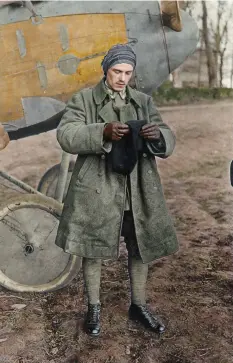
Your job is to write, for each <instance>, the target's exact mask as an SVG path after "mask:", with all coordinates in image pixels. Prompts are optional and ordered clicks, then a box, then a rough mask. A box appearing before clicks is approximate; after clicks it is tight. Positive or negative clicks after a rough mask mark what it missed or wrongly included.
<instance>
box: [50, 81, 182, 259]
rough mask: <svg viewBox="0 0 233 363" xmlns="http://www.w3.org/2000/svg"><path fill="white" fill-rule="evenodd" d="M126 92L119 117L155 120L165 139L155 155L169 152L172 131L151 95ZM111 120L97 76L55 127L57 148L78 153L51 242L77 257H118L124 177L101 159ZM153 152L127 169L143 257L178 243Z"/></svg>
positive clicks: (163, 253)
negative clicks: (104, 134)
mask: <svg viewBox="0 0 233 363" xmlns="http://www.w3.org/2000/svg"><path fill="white" fill-rule="evenodd" d="M127 95H128V100H129V102H128V103H127V104H126V105H125V106H123V107H122V108H121V109H120V121H121V122H127V121H129V120H135V119H146V120H147V122H148V123H149V122H153V123H156V124H157V125H158V126H159V128H160V131H161V133H162V135H163V137H164V140H165V143H166V151H165V153H164V154H163V155H159V156H160V157H162V158H166V157H168V156H169V155H171V154H172V151H173V149H174V146H175V136H174V134H173V133H172V131H171V130H170V128H169V127H168V126H167V125H166V124H164V123H163V121H162V119H161V117H160V115H159V113H158V111H157V110H156V108H155V106H154V104H153V101H152V98H151V97H150V96H148V95H146V94H144V93H141V92H138V91H136V90H135V89H132V88H130V87H128V86H127ZM111 121H116V115H115V112H114V110H113V108H112V103H111V101H110V100H108V95H107V93H106V91H105V87H104V83H103V80H102V81H101V82H100V83H99V84H97V86H95V87H94V88H90V89H85V90H82V91H80V92H78V93H76V94H74V96H73V97H72V99H71V100H70V101H69V102H68V104H67V108H66V112H65V114H64V116H63V118H62V120H61V122H60V124H59V126H58V129H57V139H58V142H59V143H60V145H61V147H62V149H63V150H65V151H66V152H68V153H70V154H78V157H77V161H76V165H75V168H74V171H73V175H72V178H71V182H70V185H69V189H68V193H67V196H66V199H65V202H64V208H63V213H62V216H61V220H60V224H59V228H58V233H57V238H56V244H57V245H58V246H59V247H61V248H63V249H64V251H65V252H68V253H70V254H75V255H78V256H81V257H87V258H102V259H109V258H113V259H116V258H117V257H118V251H119V239H120V232H121V226H122V220H123V214H124V205H125V198H126V177H125V176H123V175H120V174H117V173H114V172H112V171H111V170H109V168H108V167H107V165H106V156H105V155H106V154H105V151H104V150H103V129H104V125H105V124H106V123H107V122H111ZM151 149H152V152H153V148H151ZM153 154H154V155H156V152H153ZM154 155H151V156H148V155H147V154H143V155H142V156H141V157H140V158H139V160H138V163H137V165H136V166H135V168H134V170H133V172H132V173H131V174H130V184H131V202H132V211H133V216H134V222H135V230H136V236H137V242H138V247H139V251H140V255H141V258H142V261H143V262H144V263H148V262H150V261H153V260H154V259H157V258H159V257H163V256H167V255H170V254H172V253H174V252H176V251H177V249H178V241H177V237H176V233H175V230H174V227H173V224H172V221H171V218H170V216H169V215H168V211H167V208H166V204H165V199H164V195H163V191H162V186H161V182H160V177H159V174H158V171H157V166H156V161H155V157H154Z"/></svg>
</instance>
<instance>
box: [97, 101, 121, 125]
mask: <svg viewBox="0 0 233 363" xmlns="http://www.w3.org/2000/svg"><path fill="white" fill-rule="evenodd" d="M100 118H101V120H102V121H103V122H112V121H117V119H116V114H115V112H114V110H113V107H112V101H109V102H108V103H106V105H105V106H103V107H102V108H101V110H100V111H99V114H98V120H99V119H100Z"/></svg>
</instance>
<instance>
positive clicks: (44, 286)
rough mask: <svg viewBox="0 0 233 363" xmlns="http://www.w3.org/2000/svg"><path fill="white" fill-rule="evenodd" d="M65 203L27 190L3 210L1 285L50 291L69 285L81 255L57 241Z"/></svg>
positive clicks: (26, 290)
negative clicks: (29, 192) (68, 250)
mask: <svg viewBox="0 0 233 363" xmlns="http://www.w3.org/2000/svg"><path fill="white" fill-rule="evenodd" d="M61 211H62V204H61V205H59V203H58V202H57V201H55V200H53V199H51V201H50V200H49V201H46V200H44V199H43V198H41V196H39V195H33V194H24V195H22V196H20V197H18V198H17V199H16V200H14V201H13V200H12V201H11V202H10V203H9V204H8V205H7V206H6V207H4V208H3V209H1V210H0V230H1V234H0V247H1V253H0V285H2V286H4V287H5V288H7V289H9V290H12V291H18V292H49V291H55V290H58V289H60V288H62V287H64V286H66V285H67V284H68V283H69V282H71V280H72V279H73V278H74V276H75V275H77V273H78V272H79V270H80V268H81V258H79V257H77V256H74V255H70V254H68V253H65V252H64V251H63V250H62V249H61V248H59V247H58V246H56V245H55V238H56V233H57V228H58V224H59V217H60V215H61Z"/></svg>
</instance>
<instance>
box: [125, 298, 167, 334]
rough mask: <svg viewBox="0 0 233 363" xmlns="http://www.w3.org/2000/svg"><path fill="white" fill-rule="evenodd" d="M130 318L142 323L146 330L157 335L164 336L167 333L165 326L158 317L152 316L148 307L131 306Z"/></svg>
mask: <svg viewBox="0 0 233 363" xmlns="http://www.w3.org/2000/svg"><path fill="white" fill-rule="evenodd" d="M129 318H130V319H131V320H135V321H138V322H140V323H141V324H142V325H144V327H145V328H147V329H150V330H153V331H155V332H157V333H160V334H162V333H164V332H165V325H164V324H163V323H162V322H161V321H160V319H159V317H158V316H156V315H152V313H151V312H150V311H149V310H148V308H147V306H146V305H136V304H131V305H130V308H129Z"/></svg>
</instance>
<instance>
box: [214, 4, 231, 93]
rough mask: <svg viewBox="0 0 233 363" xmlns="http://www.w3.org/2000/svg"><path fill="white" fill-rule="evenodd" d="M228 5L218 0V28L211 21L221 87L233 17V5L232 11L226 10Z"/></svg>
mask: <svg viewBox="0 0 233 363" xmlns="http://www.w3.org/2000/svg"><path fill="white" fill-rule="evenodd" d="M227 4H229V3H228V2H227V1H221V0H218V3H217V22H216V26H214V24H213V21H212V20H210V29H211V33H212V37H213V40H214V50H215V63H216V65H217V66H218V71H219V86H220V87H222V86H223V68H224V61H225V55H226V50H227V44H228V41H229V36H228V26H229V20H230V18H231V16H232V5H231V7H230V9H229V8H228V9H226V6H227Z"/></svg>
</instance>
